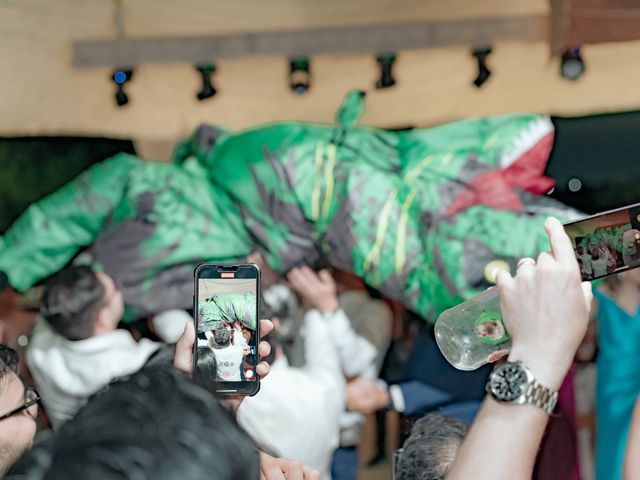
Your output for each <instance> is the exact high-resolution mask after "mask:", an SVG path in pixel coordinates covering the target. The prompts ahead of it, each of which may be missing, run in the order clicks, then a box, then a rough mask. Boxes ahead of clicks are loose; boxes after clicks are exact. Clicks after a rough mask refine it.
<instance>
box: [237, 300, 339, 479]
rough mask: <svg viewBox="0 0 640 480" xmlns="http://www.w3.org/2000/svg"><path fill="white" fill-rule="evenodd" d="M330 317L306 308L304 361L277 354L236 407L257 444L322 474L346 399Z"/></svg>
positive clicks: (327, 470)
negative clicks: (253, 392)
mask: <svg viewBox="0 0 640 480" xmlns="http://www.w3.org/2000/svg"><path fill="white" fill-rule="evenodd" d="M332 320H333V318H331V317H330V316H327V317H326V318H325V317H323V315H321V314H320V313H319V312H315V314H307V315H306V316H305V319H304V329H305V337H304V339H305V357H306V364H305V366H304V367H302V368H294V367H291V366H290V365H289V362H288V361H287V359H286V358H285V357H282V358H279V359H277V360H276V361H275V362H273V364H272V365H271V371H270V373H269V376H268V377H266V378H265V379H264V380H261V385H260V392H259V393H258V394H257V395H256V396H255V397H249V398H246V399H245V401H244V402H243V403H242V405H241V406H240V408H239V409H238V412H237V419H238V422H239V423H240V425H241V426H242V427H243V428H244V429H245V430H246V431H247V432H248V433H249V435H251V436H252V437H253V439H254V440H256V442H257V443H258V444H259V445H263V446H265V447H267V448H269V449H272V450H273V451H274V452H276V453H277V455H278V456H281V457H285V458H290V459H294V460H298V461H300V462H301V463H303V464H304V465H308V466H309V467H312V468H315V469H316V470H319V471H320V473H321V477H322V478H323V479H330V478H331V474H330V467H331V459H332V457H333V452H334V450H335V449H336V448H337V447H338V439H339V433H340V425H339V419H340V415H341V413H342V412H343V411H344V408H345V402H346V399H345V394H346V392H345V380H344V376H343V375H342V371H341V367H340V362H339V355H338V352H337V351H336V347H335V345H334V343H333V341H332V336H331V329H332V328H333V322H332Z"/></svg>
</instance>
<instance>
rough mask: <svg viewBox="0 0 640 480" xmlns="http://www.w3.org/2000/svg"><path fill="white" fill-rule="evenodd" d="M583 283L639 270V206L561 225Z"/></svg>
mask: <svg viewBox="0 0 640 480" xmlns="http://www.w3.org/2000/svg"><path fill="white" fill-rule="evenodd" d="M564 229H565V232H567V235H568V236H569V238H570V239H571V243H572V245H573V249H574V251H575V255H576V258H577V260H578V265H579V266H580V274H581V276H582V280H583V281H586V280H596V279H598V278H602V277H606V276H607V275H612V274H614V273H620V272H624V271H626V270H629V269H630V268H636V267H640V204H635V205H631V206H628V207H623V208H619V209H616V210H610V211H608V212H603V213H599V214H597V215H592V216H590V217H587V218H583V219H582V220H578V221H575V222H570V223H567V224H565V225H564Z"/></svg>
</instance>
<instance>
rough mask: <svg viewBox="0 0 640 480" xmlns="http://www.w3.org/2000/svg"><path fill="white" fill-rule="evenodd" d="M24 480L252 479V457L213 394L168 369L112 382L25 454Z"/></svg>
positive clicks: (255, 460) (255, 463) (255, 466)
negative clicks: (53, 432) (71, 417)
mask: <svg viewBox="0 0 640 480" xmlns="http://www.w3.org/2000/svg"><path fill="white" fill-rule="evenodd" d="M17 469H18V470H20V471H23V472H26V476H25V477H26V478H30V479H33V480H36V479H47V480H57V479H61V480H62V479H70V478H86V479H91V478H100V479H108V480H116V479H136V480H145V479H153V480H163V479H167V480H168V479H174V478H183V479H185V480H186V479H200V478H215V479H219V480H236V479H240V478H242V479H244V478H247V479H255V480H257V479H258V477H259V471H260V465H259V454H258V450H257V448H256V446H255V444H254V443H253V442H252V440H251V439H250V438H249V436H248V435H247V434H246V433H245V432H243V431H242V430H241V429H240V427H238V425H237V423H236V422H235V420H234V419H233V417H232V415H231V414H230V413H229V412H228V411H227V410H225V409H224V408H223V407H221V406H220V405H219V404H218V402H217V401H216V400H215V398H214V397H213V395H211V393H209V392H208V391H207V390H205V389H203V388H202V387H200V386H198V385H196V384H195V383H194V382H192V381H191V379H189V378H188V377H187V376H186V375H184V374H182V373H180V372H177V371H174V370H173V369H160V368H154V369H144V370H142V371H140V372H138V373H136V374H134V375H133V376H132V377H130V378H129V379H127V380H124V381H121V382H116V383H113V384H111V385H109V387H108V388H107V389H106V390H105V391H104V392H102V393H100V394H98V395H96V396H94V397H93V398H92V399H90V401H89V403H88V404H87V405H86V406H85V407H84V408H83V409H82V410H81V411H80V412H79V413H78V414H77V415H76V416H75V417H74V418H73V419H72V420H70V421H69V422H67V423H65V424H64V425H63V426H62V428H61V429H60V431H59V432H58V433H57V435H56V436H55V437H53V438H51V439H50V440H48V441H45V442H44V444H42V445H40V444H39V445H37V446H36V447H35V448H34V449H33V450H32V451H31V452H30V453H29V454H27V455H25V457H24V458H23V459H22V461H21V462H20V464H19V465H18V466H17Z"/></svg>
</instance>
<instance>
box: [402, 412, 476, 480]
mask: <svg viewBox="0 0 640 480" xmlns="http://www.w3.org/2000/svg"><path fill="white" fill-rule="evenodd" d="M466 433H467V426H466V425H465V424H464V423H463V422H462V421H460V420H458V419H456V418H452V417H445V416H443V415H440V414H437V413H428V414H426V415H425V416H424V417H422V418H421V419H419V420H418V421H417V422H416V423H415V424H414V425H413V427H412V428H411V433H410V434H409V437H408V438H407V439H406V440H405V442H404V445H403V446H402V451H401V452H400V454H399V457H398V459H397V463H396V471H395V479H396V480H444V479H445V478H446V476H447V473H448V472H449V470H450V469H451V465H453V461H454V460H455V457H456V455H457V453H458V449H459V448H460V445H461V444H462V441H463V440H464V436H465V435H466Z"/></svg>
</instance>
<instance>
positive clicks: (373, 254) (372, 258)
mask: <svg viewBox="0 0 640 480" xmlns="http://www.w3.org/2000/svg"><path fill="white" fill-rule="evenodd" d="M397 194H398V192H397V190H395V189H394V190H392V191H391V192H389V195H388V196H387V200H386V201H385V203H384V207H383V208H382V212H381V213H380V220H379V221H378V232H377V233H376V242H375V243H374V244H373V247H371V250H370V251H369V254H368V255H367V257H366V258H365V261H364V271H365V272H368V271H369V268H370V267H371V265H378V263H380V251H381V250H382V244H383V243H384V237H385V234H386V233H387V226H388V225H389V217H390V215H391V209H392V208H393V202H394V201H395V199H396V196H397Z"/></svg>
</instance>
